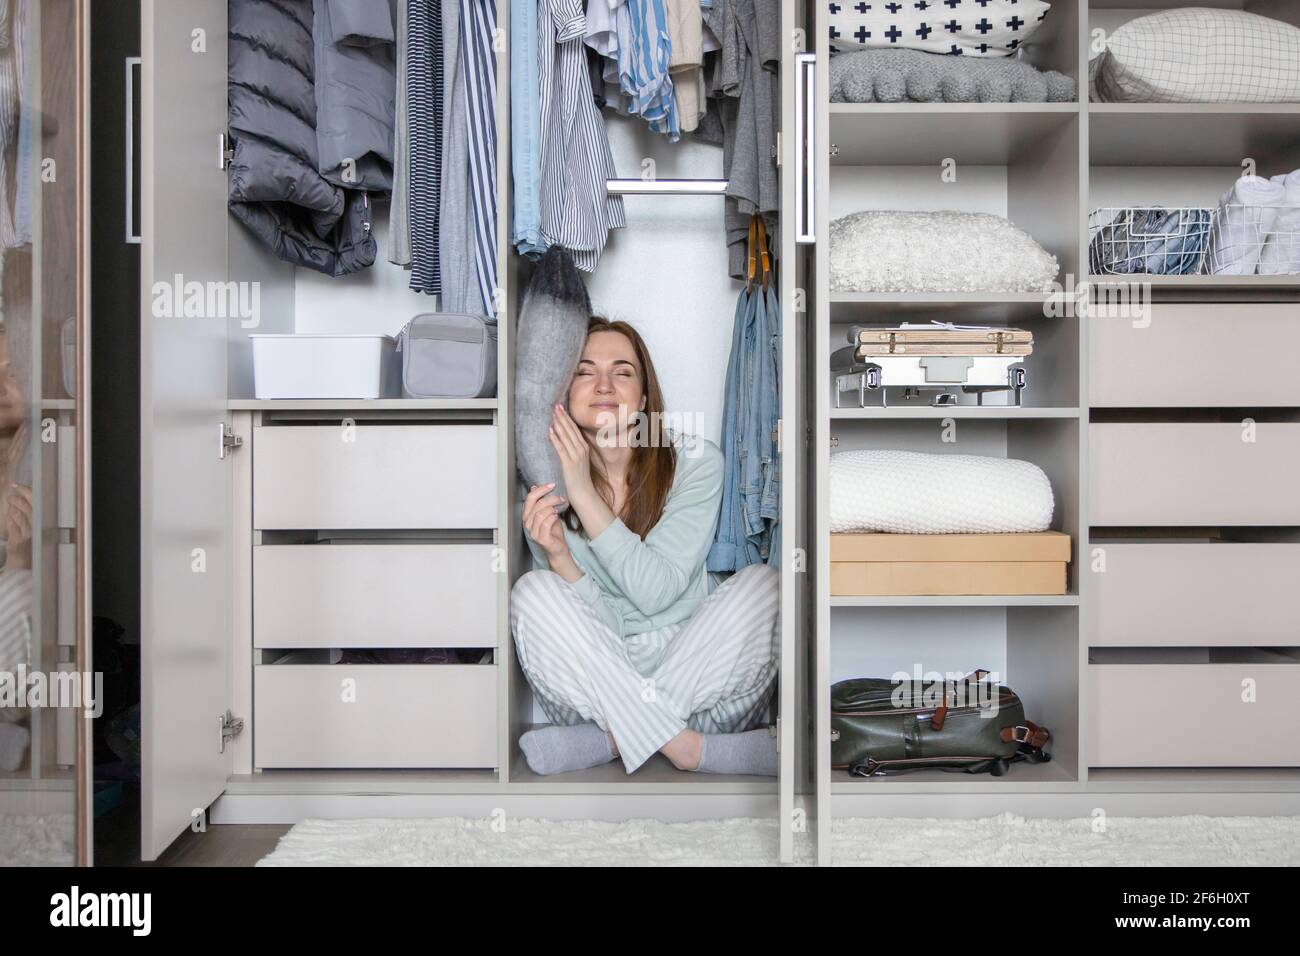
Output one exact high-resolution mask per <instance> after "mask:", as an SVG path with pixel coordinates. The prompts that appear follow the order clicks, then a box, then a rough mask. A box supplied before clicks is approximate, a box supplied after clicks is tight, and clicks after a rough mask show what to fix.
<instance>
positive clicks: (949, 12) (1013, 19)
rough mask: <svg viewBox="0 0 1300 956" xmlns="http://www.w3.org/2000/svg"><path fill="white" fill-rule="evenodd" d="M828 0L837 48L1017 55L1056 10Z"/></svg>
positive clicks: (1016, 0)
mask: <svg viewBox="0 0 1300 956" xmlns="http://www.w3.org/2000/svg"><path fill="white" fill-rule="evenodd" d="M828 4H829V7H830V14H831V16H830V24H831V26H830V34H831V35H830V41H831V49H833V50H863V49H896V50H900V49H907V50H925V51H926V52H928V53H946V54H949V55H952V56H1013V55H1015V54H1016V53H1017V51H1018V50H1019V49H1020V47H1021V45H1023V44H1024V43H1025V42H1026V41H1027V40H1028V39H1029V37H1030V35H1031V34H1032V33H1033V32H1034V31H1035V30H1037V29H1038V28H1039V27H1040V26H1041V25H1042V23H1043V21H1044V20H1045V19H1046V18H1047V14H1048V12H1049V11H1050V10H1051V9H1052V8H1051V5H1050V4H1048V3H1044V2H1042V0H828ZM1135 5H1137V6H1140V4H1135Z"/></svg>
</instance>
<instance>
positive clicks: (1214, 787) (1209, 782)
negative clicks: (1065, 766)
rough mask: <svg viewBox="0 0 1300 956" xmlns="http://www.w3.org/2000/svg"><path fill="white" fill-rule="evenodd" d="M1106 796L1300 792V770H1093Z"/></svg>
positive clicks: (1092, 781)
mask: <svg viewBox="0 0 1300 956" xmlns="http://www.w3.org/2000/svg"><path fill="white" fill-rule="evenodd" d="M1087 786H1088V789H1089V790H1096V791H1098V792H1105V793H1126V792H1127V793H1187V792H1189V791H1192V792H1198V793H1300V767H1092V768H1089V770H1088V784H1087Z"/></svg>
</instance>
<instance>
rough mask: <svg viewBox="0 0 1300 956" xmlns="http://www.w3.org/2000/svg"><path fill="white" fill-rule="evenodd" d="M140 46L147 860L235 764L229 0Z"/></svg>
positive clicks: (175, 11) (207, 4) (155, 29)
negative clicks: (226, 724) (225, 159)
mask: <svg viewBox="0 0 1300 956" xmlns="http://www.w3.org/2000/svg"><path fill="white" fill-rule="evenodd" d="M140 36H141V60H142V63H141V67H142V70H141V86H140V99H139V104H140V164H141V165H140V182H141V184H142V192H141V196H140V234H141V257H140V262H141V266H140V281H141V299H140V301H141V309H140V321H141V328H140V353H141V354H140V376H141V381H140V415H141V420H140V433H141V434H140V482H141V487H140V544H141V548H140V553H141V558H140V561H141V566H140V588H141V607H140V614H141V737H142V742H141V763H142V768H141V769H142V779H141V803H142V807H141V848H140V850H141V856H142V857H143V858H144V859H145V860H153V859H156V858H157V857H158V855H159V854H160V853H162V851H163V850H165V849H166V848H167V846H168V844H169V843H171V841H172V840H173V839H175V838H176V836H177V835H178V834H180V833H181V832H183V831H184V830H185V828H186V827H188V826H190V825H191V823H192V822H193V821H196V820H201V819H202V817H203V815H204V812H205V810H206V808H207V807H208V806H209V805H210V804H211V803H212V802H213V801H214V800H215V799H216V798H217V797H218V796H219V795H220V793H221V791H222V790H223V789H224V787H225V782H226V778H227V776H228V772H229V764H230V756H229V754H228V753H226V754H223V752H222V751H223V749H224V750H226V751H229V747H228V746H225V745H223V741H224V736H223V731H222V722H223V720H224V718H225V715H226V712H227V708H228V706H229V703H230V680H231V670H230V668H231V665H230V644H231V638H230V617H231V609H230V606H231V592H230V580H231V573H232V570H231V550H230V536H231V528H230V515H231V488H232V484H231V482H232V472H231V463H230V461H229V457H230V451H229V450H228V449H227V448H226V447H225V442H224V441H223V440H222V434H223V431H224V427H225V422H226V416H227V412H226V395H227V386H226V348H227V345H226V322H227V319H226V318H225V316H226V313H227V311H228V308H227V303H228V302H229V300H230V298H231V297H232V291H231V288H230V287H228V285H227V275H226V271H227V267H226V262H227V254H226V232H227V226H226V223H227V213H226V174H225V173H224V172H223V170H222V163H221V157H222V154H223V150H222V149H221V146H220V144H221V140H220V139H219V137H220V136H221V134H222V133H223V131H224V129H225V117H226V3H225V0H187V2H185V3H173V2H171V0H143V2H142V4H141V33H140ZM234 278H238V277H237V276H236V277H234ZM253 301H256V300H253ZM109 440H111V436H110V437H109ZM241 716H242V715H241Z"/></svg>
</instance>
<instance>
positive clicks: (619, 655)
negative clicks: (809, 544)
mask: <svg viewBox="0 0 1300 956" xmlns="http://www.w3.org/2000/svg"><path fill="white" fill-rule="evenodd" d="M778 581H779V575H778V574H777V572H776V570H775V569H774V568H772V567H769V566H767V565H761V564H755V565H750V566H748V567H746V568H744V569H743V570H741V571H738V572H737V573H736V574H734V575H732V576H731V577H730V578H728V579H727V580H726V581H724V582H723V583H722V584H720V585H718V587H717V588H716V589H714V591H713V593H712V594H710V595H709V596H708V597H707V598H705V599H704V601H703V602H701V604H700V606H699V608H698V609H697V610H696V611H695V613H694V614H693V615H692V616H691V617H690V618H689V619H687V620H685V621H682V622H679V623H677V624H672V625H668V626H666V627H662V628H659V629H657V630H654V631H650V632H646V633H642V634H631V635H628V636H627V637H626V638H620V637H619V636H618V635H617V634H615V633H614V632H613V631H612V630H610V628H609V626H608V625H607V624H605V622H603V621H602V620H600V618H599V617H598V616H597V614H596V612H595V610H594V609H593V608H592V607H591V606H590V605H589V604H588V603H587V602H586V600H585V599H583V597H582V596H581V595H579V594H578V592H577V591H575V590H574V589H573V588H572V587H571V586H570V585H569V584H568V582H566V581H565V580H564V579H563V578H561V577H560V576H559V575H558V574H556V573H555V572H554V571H548V570H536V571H529V572H528V573H527V574H525V575H523V576H522V577H521V578H519V580H518V581H517V582H515V585H514V588H513V589H512V590H511V594H510V598H511V600H510V626H511V630H512V631H513V632H514V638H515V650H516V653H517V654H518V657H519V664H520V666H521V667H522V668H523V671H524V674H525V675H526V676H527V677H528V682H529V683H530V684H531V685H532V688H533V692H534V693H535V694H536V695H537V698H538V702H539V703H540V704H541V706H542V710H543V711H545V713H546V715H547V716H548V717H549V718H550V719H551V721H552V722H553V723H556V724H564V725H569V724H577V723H581V722H583V721H594V722H595V723H596V725H597V726H598V727H600V729H601V730H604V731H606V732H608V733H610V734H612V735H613V737H614V741H615V743H616V744H617V745H618V750H619V755H620V756H621V757H622V759H623V765H624V766H625V767H626V768H627V772H628V773H632V771H634V770H636V769H637V768H638V767H639V766H641V764H643V763H645V761H646V760H647V759H649V757H650V756H651V755H652V754H654V753H656V752H657V751H658V750H659V748H660V747H662V746H663V745H664V744H666V743H668V741H670V740H672V739H673V738H674V737H675V736H677V735H678V734H679V733H681V732H682V731H683V730H685V729H686V728H688V727H689V728H690V729H692V730H697V731H699V732H701V733H739V732H741V731H745V730H750V729H752V728H754V727H755V726H757V725H759V724H761V723H762V722H763V720H764V719H765V718H766V716H767V708H768V703H769V699H770V697H771V694H772V689H773V683H774V681H775V679H776V672H777V661H778V658H779V653H780V629H779V628H778V627H777V614H778V600H779V597H780V594H779V588H778Z"/></svg>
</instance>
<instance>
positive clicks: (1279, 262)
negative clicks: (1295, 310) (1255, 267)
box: [1259, 169, 1300, 276]
mask: <svg viewBox="0 0 1300 956" xmlns="http://www.w3.org/2000/svg"><path fill="white" fill-rule="evenodd" d="M1273 182H1274V183H1276V184H1278V185H1280V186H1281V187H1282V188H1283V189H1285V190H1286V197H1285V206H1284V207H1283V208H1282V209H1279V210H1278V213H1277V219H1276V220H1275V221H1274V223H1273V230H1272V231H1271V232H1270V233H1269V234H1268V236H1267V238H1266V239H1265V241H1264V248H1263V251H1261V252H1260V256H1259V274H1260V275H1262V276H1277V275H1289V274H1294V273H1300V169H1297V170H1296V171H1295V172H1293V173H1289V174H1287V175H1283V176H1274V177H1273Z"/></svg>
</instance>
